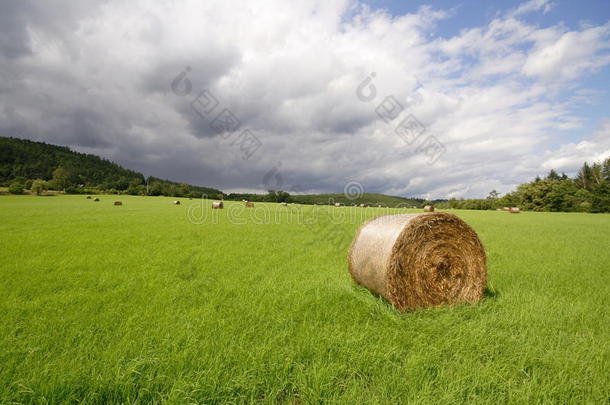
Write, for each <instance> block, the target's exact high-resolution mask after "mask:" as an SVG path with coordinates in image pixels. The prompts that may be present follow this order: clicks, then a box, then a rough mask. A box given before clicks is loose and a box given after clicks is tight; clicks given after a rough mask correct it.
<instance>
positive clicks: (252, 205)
mask: <svg viewBox="0 0 610 405" xmlns="http://www.w3.org/2000/svg"><path fill="white" fill-rule="evenodd" d="M246 207H248V208H252V207H254V203H253V202H250V201H246Z"/></svg>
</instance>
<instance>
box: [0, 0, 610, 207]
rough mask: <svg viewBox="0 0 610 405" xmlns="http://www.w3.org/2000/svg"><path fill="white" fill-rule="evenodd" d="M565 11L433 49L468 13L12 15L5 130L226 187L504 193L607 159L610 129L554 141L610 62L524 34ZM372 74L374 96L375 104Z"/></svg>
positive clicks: (293, 5)
mask: <svg viewBox="0 0 610 405" xmlns="http://www.w3.org/2000/svg"><path fill="white" fill-rule="evenodd" d="M11 4H12V3H11ZM550 6H551V4H550V3H549V2H548V1H543V0H533V1H530V2H527V3H524V4H523V5H522V6H520V7H518V8H517V9H515V10H513V11H512V12H508V13H506V14H505V15H499V16H498V17H496V18H495V19H494V20H493V21H491V22H490V23H489V24H488V25H486V26H483V27H473V28H470V29H467V30H464V31H462V32H461V33H460V34H459V35H458V36H456V37H453V38H435V37H433V36H432V35H431V33H432V32H433V31H434V27H435V24H440V23H442V21H443V19H446V18H456V17H455V16H453V17H451V16H450V14H449V13H446V12H444V11H443V10H434V9H431V8H429V7H422V8H421V9H419V11H418V12H417V13H415V14H407V15H403V16H392V15H390V14H388V13H386V12H384V11H379V10H373V9H370V8H369V7H367V6H364V5H362V4H360V3H358V2H355V1H322V0H320V1H305V0H303V1H292V2H284V1H279V0H278V1H275V0H266V1H262V0H261V1H256V2H242V1H210V2H200V1H195V0H173V1H165V2H154V3H153V2H148V1H146V2H145V1H131V2H122V1H112V0H110V1H106V2H88V3H86V4H85V5H83V4H81V3H79V6H76V5H75V4H74V3H73V2H69V1H65V0H63V1H62V0H54V1H51V2H44V3H43V2H33V1H32V2H30V1H23V2H22V3H19V5H15V4H12V6H11V7H8V6H6V5H3V6H0V14H3V15H5V16H8V17H5V19H7V21H9V20H10V21H14V20H18V21H20V24H12V25H11V24H5V25H3V27H2V28H0V35H2V40H1V41H0V63H1V65H0V75H1V76H2V78H3V80H2V82H0V107H1V108H0V117H1V120H0V134H1V135H5V136H17V137H26V138H30V139H36V140H45V141H47V142H52V143H53V142H54V143H60V144H66V145H69V146H72V147H75V148H77V149H79V150H83V151H87V152H91V153H97V154H101V155H103V156H105V157H108V158H111V159H113V160H115V161H117V162H119V163H121V164H124V165H125V166H128V167H131V168H134V169H137V170H141V171H144V172H145V174H147V175H148V174H153V175H155V176H160V177H169V178H172V179H174V180H178V181H186V182H191V183H194V184H202V185H209V186H215V187H219V188H221V189H223V190H259V191H260V190H264V188H265V187H270V186H277V187H282V188H285V189H290V188H293V187H295V186H297V187H298V188H299V189H301V190H303V191H326V192H340V191H342V190H343V186H344V184H346V183H347V182H349V181H357V182H360V183H362V184H363V186H364V188H365V189H366V190H367V191H370V192H384V193H390V194H400V195H410V196H411V195H413V196H415V195H420V196H421V195H425V196H430V197H437V198H440V197H460V196H482V195H485V194H486V193H487V192H489V190H491V189H492V188H495V189H498V190H500V191H503V192H505V191H508V190H510V189H511V188H512V187H514V185H516V184H518V183H520V182H523V181H526V180H528V179H530V178H532V177H534V176H535V175H537V174H540V173H541V171H545V170H548V169H549V168H550V167H554V166H553V165H556V168H558V169H560V170H563V169H564V168H565V170H572V169H573V168H574V164H575V162H581V161H582V160H584V159H594V158H599V157H603V156H602V155H603V154H604V153H608V152H609V151H608V150H607V149H605V152H604V149H603V148H601V149H600V145H605V143H604V142H605V139H607V137H608V131H607V128H606V127H604V128H606V129H605V130H602V131H601V132H600V134H601V135H599V134H598V135H597V136H596V137H591V138H590V139H589V140H583V141H582V142H580V143H574V144H565V145H562V144H561V143H553V142H552V139H553V137H552V135H553V134H556V133H558V132H561V131H564V130H566V129H571V130H573V129H575V128H577V127H578V125H579V118H578V117H575V116H574V114H573V112H572V111H571V110H570V108H569V106H568V105H566V103H565V102H563V101H562V99H561V98H560V96H559V95H558V89H563V87H562V86H564V85H566V84H569V86H566V87H570V86H572V87H573V86H574V84H573V83H574V80H577V79H578V78H579V77H581V76H582V75H583V74H585V73H590V72H595V71H596V70H599V69H601V68H603V67H605V66H607V65H608V64H609V63H610V59H609V55H608V52H607V51H608V35H609V33H610V24H606V25H604V26H595V27H583V28H582V29H580V30H575V31H569V30H567V29H566V28H565V27H563V26H559V25H558V26H550V27H536V26H532V25H529V24H527V23H525V22H524V21H522V20H520V16H522V15H523V14H525V13H530V12H546V11H548V9H549V7H550ZM2 8H5V9H4V10H2ZM58 10H64V11H62V12H61V13H60V12H58ZM186 66H189V67H190V68H191V70H190V72H189V73H188V75H187V77H188V80H190V82H191V84H192V90H191V92H190V94H188V95H184V96H180V95H177V94H175V93H174V92H172V91H171V82H172V80H174V78H175V77H176V76H177V75H178V74H179V73H180V72H182V71H183V70H184V69H185V67H186ZM371 74H373V76H374V77H373V76H372V75H371ZM367 77H371V78H372V80H371V82H370V84H371V85H372V86H373V87H374V89H375V97H372V99H371V100H370V101H362V100H361V98H362V97H360V98H359V97H358V96H357V89H358V87H359V85H360V84H361V83H362V82H363V80H365V78H367ZM182 84H184V83H183V82H181V85H182ZM203 89H207V90H208V91H209V94H212V95H213V96H214V97H215V99H216V100H217V101H218V103H219V105H218V107H217V108H216V109H215V110H214V112H213V113H212V114H210V116H209V117H205V119H204V118H202V117H200V116H199V115H198V114H197V113H196V112H195V111H194V110H193V109H192V108H191V106H190V102H191V101H192V100H193V99H194V98H195V97H196V96H197V95H198V94H199V92H200V91H201V90H203ZM370 89H371V88H370V87H369V86H364V87H363V90H365V91H370ZM366 94H369V93H366ZM580 94H585V93H584V92H581V93H580ZM388 96H392V97H394V98H395V100H397V101H398V102H400V103H401V105H402V106H403V107H404V111H403V112H402V113H401V114H400V116H398V117H396V118H395V119H394V120H392V121H391V122H390V123H386V122H384V121H383V120H382V119H380V118H379V116H378V115H377V113H376V108H377V107H378V106H379V105H380V104H381V103H382V102H383V101H384V99H386V97H388ZM386 101H387V100H386ZM222 108H228V109H230V111H231V112H232V113H233V114H234V115H235V116H236V117H237V118H238V119H239V120H240V121H241V129H249V130H250V131H251V133H252V134H254V135H255V136H256V137H257V138H258V139H259V140H260V142H261V144H262V146H261V147H260V149H258V150H257V151H256V152H255V153H254V154H253V155H252V156H251V157H250V158H249V159H244V158H243V157H244V153H243V152H244V151H243V148H244V144H241V143H240V141H239V140H237V136H238V135H237V134H235V135H231V136H222V135H217V134H215V133H214V131H213V130H212V129H211V128H210V121H211V119H213V118H214V116H215V115H216V113H218V112H220V110H221V109H222ZM409 115H411V116H413V117H415V118H416V119H417V120H418V121H419V122H420V123H421V124H422V125H423V127H424V128H425V132H424V134H423V135H422V136H420V137H419V138H418V139H417V141H414V142H413V143H409V142H405V140H403V139H401V138H400V137H399V136H398V135H397V133H396V127H397V125H398V123H399V122H401V121H402V120H403V119H405V118H406V117H408V116H409ZM604 131H605V132H604ZM430 135H432V136H434V137H435V138H429V136H430ZM434 140H438V141H440V143H442V148H443V149H436V150H437V151H444V153H442V154H441V155H440V157H438V159H437V160H436V161H435V162H434V164H429V163H430V160H431V159H430V157H431V156H430V155H432V152H434V149H431V148H425V147H423V146H426V145H428V146H430V145H429V144H426V142H432V141H434ZM550 141H551V145H552V148H551V149H549V148H548V145H549V142H550ZM583 145H584V146H583ZM240 147H241V149H240ZM427 153H428V154H427ZM432 157H434V156H432ZM274 167H277V170H276V171H273V170H272V169H273V168H274ZM276 173H279V175H280V176H279V177H278V176H275V174H276ZM269 179H272V181H270V180H269ZM278 179H281V181H278Z"/></svg>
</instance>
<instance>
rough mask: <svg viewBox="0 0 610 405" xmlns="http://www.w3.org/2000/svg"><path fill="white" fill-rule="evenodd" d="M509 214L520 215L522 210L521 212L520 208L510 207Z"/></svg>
mask: <svg viewBox="0 0 610 405" xmlns="http://www.w3.org/2000/svg"><path fill="white" fill-rule="evenodd" d="M508 212H510V213H511V214H518V213H520V212H521V210H519V208H518V207H510V210H509V211H508Z"/></svg>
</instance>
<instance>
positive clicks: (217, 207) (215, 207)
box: [212, 201, 224, 210]
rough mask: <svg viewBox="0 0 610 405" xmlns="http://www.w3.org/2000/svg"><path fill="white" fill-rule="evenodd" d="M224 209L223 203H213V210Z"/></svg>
mask: <svg viewBox="0 0 610 405" xmlns="http://www.w3.org/2000/svg"><path fill="white" fill-rule="evenodd" d="M223 208H224V204H223V203H222V201H213V202H212V209H213V210H221V209H223Z"/></svg>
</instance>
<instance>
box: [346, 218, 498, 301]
mask: <svg viewBox="0 0 610 405" xmlns="http://www.w3.org/2000/svg"><path fill="white" fill-rule="evenodd" d="M348 263H349V272H350V274H351V276H352V278H353V280H354V281H355V282H356V283H358V284H361V285H362V286H364V287H366V288H368V289H369V290H370V291H372V292H373V293H375V294H378V295H380V296H382V297H383V298H385V299H386V300H388V301H389V302H390V303H391V304H392V305H394V307H396V308H397V309H398V310H400V311H407V310H414V309H416V308H420V307H429V306H439V305H450V304H454V303H461V302H476V301H478V300H480V299H481V298H482V297H483V291H484V289H485V285H486V282H487V265H486V257H485V250H484V248H483V245H482V243H481V241H480V240H479V238H478V236H477V234H476V232H475V231H474V230H473V229H472V228H471V227H470V226H468V224H466V223H465V222H464V221H462V220H461V219H459V218H458V217H457V216H455V215H453V214H449V213H443V212H438V213H432V214H401V215H384V216H381V217H378V218H375V219H373V220H371V221H369V222H367V223H365V224H364V225H362V226H361V227H360V229H359V230H358V232H357V233H356V236H355V238H354V240H353V242H352V245H351V247H350V250H349V254H348Z"/></svg>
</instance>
